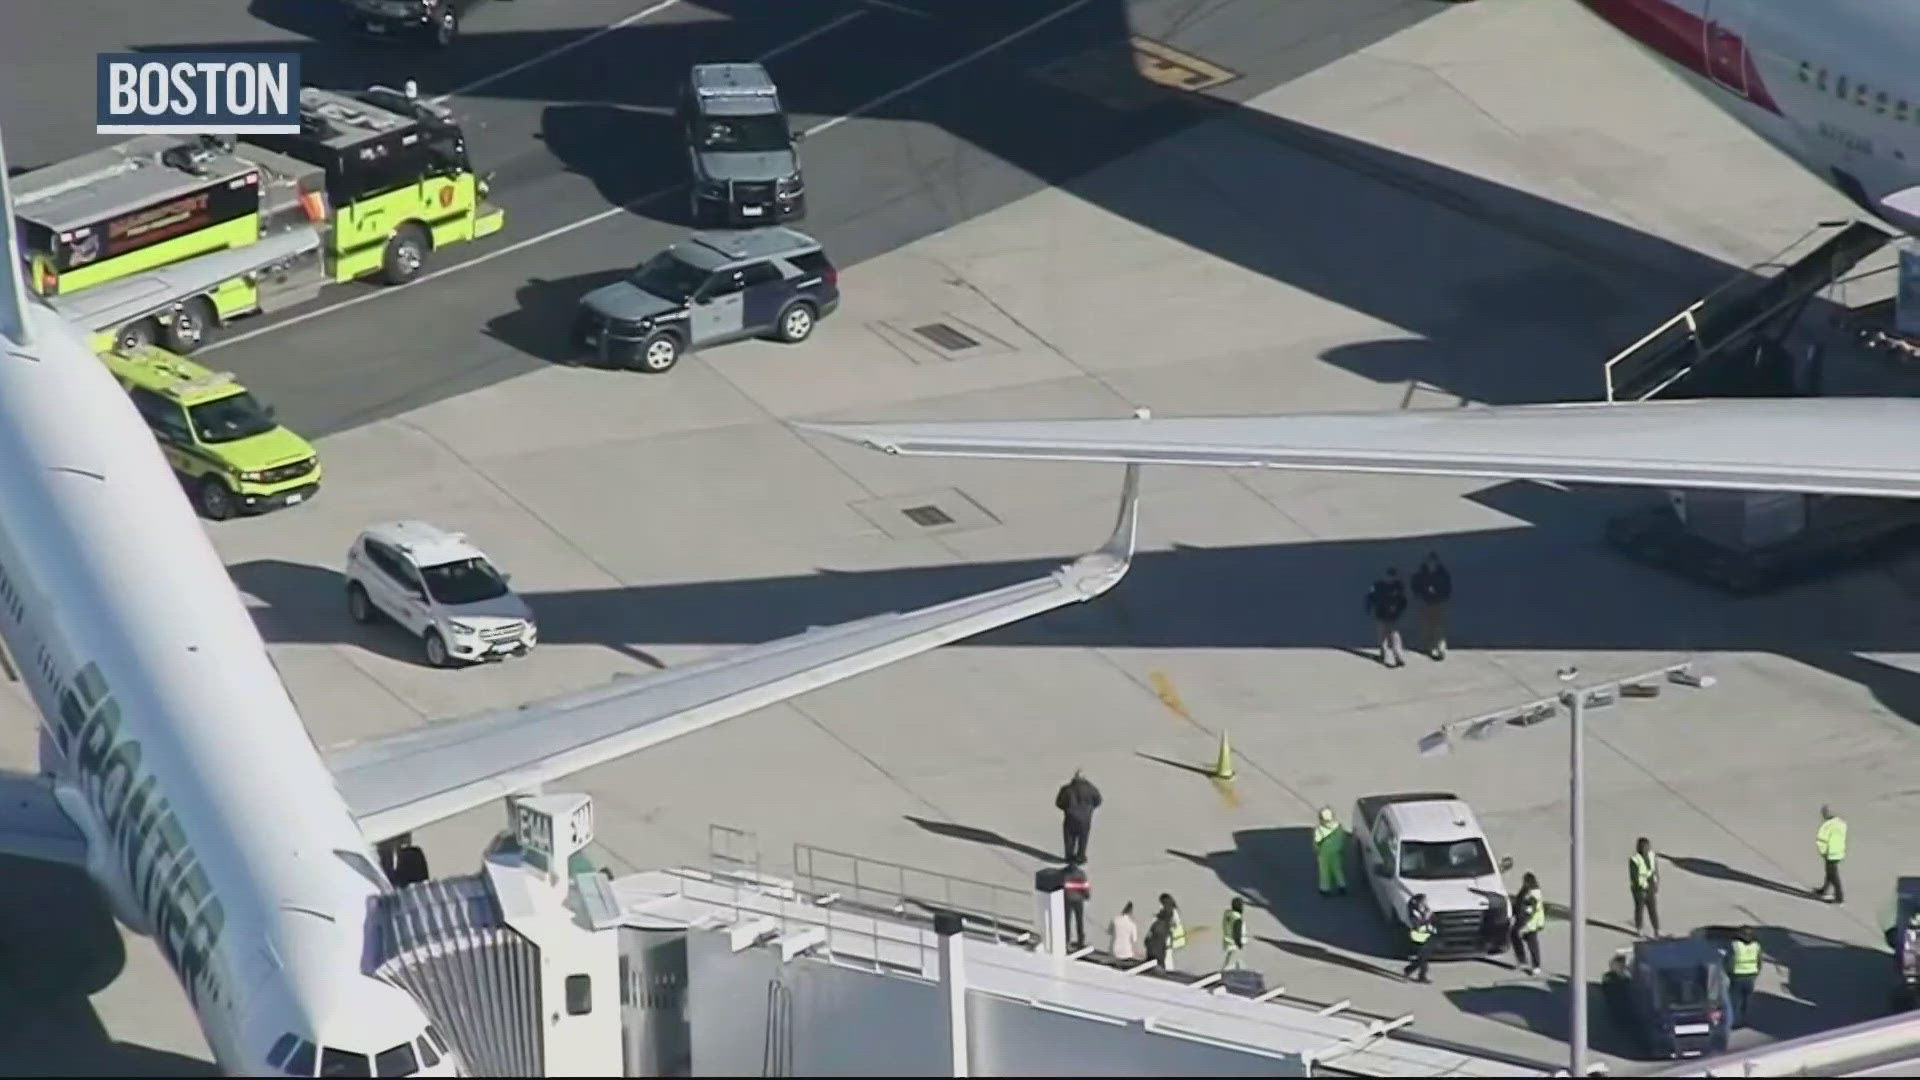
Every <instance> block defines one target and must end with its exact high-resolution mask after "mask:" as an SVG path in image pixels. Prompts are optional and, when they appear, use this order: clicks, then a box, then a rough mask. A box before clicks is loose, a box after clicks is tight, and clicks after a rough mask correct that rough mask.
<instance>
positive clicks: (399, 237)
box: [380, 223, 432, 285]
mask: <svg viewBox="0 0 1920 1080" xmlns="http://www.w3.org/2000/svg"><path fill="white" fill-rule="evenodd" d="M431 247H432V242H431V241H430V240H428V239H427V232H426V230H425V229H422V228H421V227H420V226H418V225H414V224H411V223H409V224H406V225H402V226H400V227H399V228H398V229H395V230H394V231H393V235H392V236H391V237H388V239H387V250H386V251H385V252H384V253H383V254H382V255H381V256H380V279H381V280H382V281H385V282H386V283H387V284H389V285H405V284H406V283H407V282H409V281H412V280H413V279H414V278H417V277H419V276H420V268H421V267H423V266H425V265H426V264H427V251H428V250H429V249H430V248H431Z"/></svg>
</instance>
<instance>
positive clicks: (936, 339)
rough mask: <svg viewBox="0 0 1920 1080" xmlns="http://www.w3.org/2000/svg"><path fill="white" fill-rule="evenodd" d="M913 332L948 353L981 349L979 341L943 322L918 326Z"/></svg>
mask: <svg viewBox="0 0 1920 1080" xmlns="http://www.w3.org/2000/svg"><path fill="white" fill-rule="evenodd" d="M913 332H914V333H916V334H919V335H920V336H921V337H923V338H926V339H927V340H928V341H931V342H933V343H934V344H935V345H938V346H940V347H941V348H943V349H945V350H947V351H948V352H964V351H966V350H967V349H977V348H979V347H980V342H979V341H978V340H976V339H974V338H971V337H968V336H967V335H966V334H963V333H961V332H960V331H958V330H955V329H954V328H953V327H952V326H951V325H949V324H947V323H943V322H937V323H928V324H927V325H925V326H916V327H914V328H913Z"/></svg>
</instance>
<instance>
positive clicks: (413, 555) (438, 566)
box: [346, 521, 539, 667]
mask: <svg viewBox="0 0 1920 1080" xmlns="http://www.w3.org/2000/svg"><path fill="white" fill-rule="evenodd" d="M346 577H347V611H348V612H349V613H350V614H351V615H352V616H353V618H354V621H356V622H363V623H366V622H373V621H375V620H376V619H378V618H380V617H381V616H382V615H384V616H386V617H387V618H390V619H392V620H393V621H394V622H396V623H399V624H400V625H401V626H402V627H403V628H405V630H406V631H407V632H408V633H410V634H412V635H414V636H415V637H417V638H419V639H420V644H421V648H422V649H424V650H425V652H426V656H427V663H429V664H432V665H433V666H434V667H453V666H455V665H457V664H462V663H473V662H475V661H480V660H498V659H500V658H502V657H505V656H509V655H512V656H524V655H526V653H527V651H528V650H530V649H532V648H533V646H534V643H535V642H536V641H537V640H538V635H539V631H538V628H537V627H536V626H535V625H534V621H533V611H532V610H531V609H529V608H528V607H527V605H526V602H525V601H524V600H521V599H520V597H519V596H517V595H515V593H514V591H513V590H512V589H510V588H508V587H507V575H505V574H502V573H501V572H500V571H498V570H496V569H494V567H493V564H492V563H491V562H489V561H488V560H487V557H486V555H484V554H483V553H481V551H480V549H479V548H476V547H474V546H473V545H472V544H470V543H468V542H467V538H466V536H465V535H464V534H462V533H453V532H448V531H446V530H445V529H442V528H440V527H439V526H437V525H429V524H427V523H426V522H424V521H394V522H389V523H387V524H384V525H375V526H372V527H371V528H368V529H366V530H365V531H363V532H362V533H361V534H360V535H359V536H358V537H357V538H355V539H354V541H353V547H351V548H349V549H348V551H347V573H346Z"/></svg>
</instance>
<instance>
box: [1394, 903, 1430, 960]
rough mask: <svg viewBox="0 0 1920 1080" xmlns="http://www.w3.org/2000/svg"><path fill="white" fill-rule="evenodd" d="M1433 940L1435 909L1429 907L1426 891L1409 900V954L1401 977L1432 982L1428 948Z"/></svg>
mask: <svg viewBox="0 0 1920 1080" xmlns="http://www.w3.org/2000/svg"><path fill="white" fill-rule="evenodd" d="M1432 942H1433V910H1432V909H1431V908H1429V907H1427V897H1426V894H1425V893H1421V894H1418V895H1416V896H1415V897H1414V898H1413V899H1411V900H1409V901H1407V945H1408V952H1409V956H1408V959H1407V966H1406V967H1404V968H1401V969H1400V977H1401V978H1403V979H1411V980H1414V981H1417V982H1432V981H1433V980H1432V979H1431V978H1430V977H1429V975H1428V969H1427V959H1428V955H1427V954H1428V950H1429V949H1430V948H1431V945H1432ZM1416 973H1417V975H1416Z"/></svg>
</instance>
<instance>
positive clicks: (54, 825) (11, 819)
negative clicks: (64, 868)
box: [0, 770, 87, 867]
mask: <svg viewBox="0 0 1920 1080" xmlns="http://www.w3.org/2000/svg"><path fill="white" fill-rule="evenodd" d="M0 855H15V856H19V857H20V858H24V859H34V860H37V861H39V862H56V863H66V864H67V865H69V866H82V867H84V866H85V865H86V863H87V837H86V834H85V833H82V832H81V831H80V830H79V828H78V827H76V826H75V825H74V824H73V820H72V819H71V818H69V817H67V814H66V811H64V810H62V809H60V804H59V803H58V802H57V801H55V799H54V797H53V785H52V784H50V783H49V782H48V781H47V779H46V778H45V777H41V776H31V775H28V774H26V773H19V772H13V771H11V770H0Z"/></svg>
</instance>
